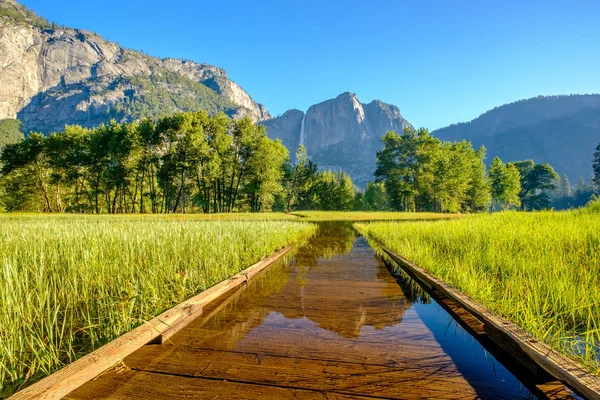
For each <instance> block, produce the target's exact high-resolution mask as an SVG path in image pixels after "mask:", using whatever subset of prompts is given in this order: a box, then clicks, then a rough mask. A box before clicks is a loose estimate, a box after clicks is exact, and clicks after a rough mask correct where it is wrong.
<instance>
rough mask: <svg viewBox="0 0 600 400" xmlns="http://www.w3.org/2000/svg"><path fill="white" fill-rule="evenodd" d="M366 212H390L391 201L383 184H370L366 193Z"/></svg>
mask: <svg viewBox="0 0 600 400" xmlns="http://www.w3.org/2000/svg"><path fill="white" fill-rule="evenodd" d="M363 209H364V210H367V211H386V210H389V200H388V197H387V193H386V191H385V185H384V184H383V182H369V183H367V188H366V189H365V193H364V207H363Z"/></svg>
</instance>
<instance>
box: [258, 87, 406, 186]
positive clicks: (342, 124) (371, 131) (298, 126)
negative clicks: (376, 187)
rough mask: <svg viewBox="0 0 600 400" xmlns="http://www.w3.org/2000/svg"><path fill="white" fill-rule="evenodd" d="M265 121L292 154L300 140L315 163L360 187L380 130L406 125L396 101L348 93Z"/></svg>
mask: <svg viewBox="0 0 600 400" xmlns="http://www.w3.org/2000/svg"><path fill="white" fill-rule="evenodd" d="M303 119H304V132H302V120H303ZM264 125H265V126H266V127H267V132H268V134H269V136H270V137H271V138H279V139H281V140H282V142H283V144H284V145H285V146H286V147H287V148H288V149H289V151H290V153H291V154H294V153H295V152H296V149H297V147H298V146H299V145H300V144H304V145H305V147H306V151H307V154H308V156H309V158H311V159H312V160H313V161H315V162H316V163H317V164H318V165H319V167H320V168H322V169H333V170H339V169H341V170H344V171H346V172H347V173H348V174H350V176H351V177H352V180H353V181H354V183H355V184H356V185H357V186H359V187H364V186H366V184H367V182H368V181H370V180H373V172H375V154H376V152H377V151H378V150H381V148H382V147H383V146H382V144H381V140H380V139H381V136H383V135H384V134H385V133H386V132H387V131H389V130H395V131H396V132H402V131H403V130H404V128H406V127H409V126H410V124H409V123H408V121H406V120H405V119H404V118H403V117H402V115H401V114H400V110H398V108H397V107H396V106H393V105H390V104H386V103H383V102H381V101H373V102H371V103H369V104H362V103H361V102H360V101H359V100H358V98H357V97H356V95H355V94H353V93H343V94H341V95H339V96H338V97H336V98H335V99H331V100H327V101H324V102H322V103H319V104H315V105H313V106H311V107H310V108H309V109H308V111H307V112H306V114H304V113H303V112H302V111H299V110H290V111H287V112H286V113H285V114H283V115H282V116H280V117H277V118H273V119H271V120H269V121H266V122H264ZM301 139H302V140H303V142H302V140H301Z"/></svg>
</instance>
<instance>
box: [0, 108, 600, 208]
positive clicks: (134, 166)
mask: <svg viewBox="0 0 600 400" xmlns="http://www.w3.org/2000/svg"><path fill="white" fill-rule="evenodd" d="M0 128H1V129H0V130H1V131H2V132H1V133H3V137H5V139H6V140H5V142H4V143H0V149H1V148H2V146H4V149H3V150H2V153H1V154H0V165H1V173H2V176H1V177H0V203H1V204H0V206H2V207H3V208H4V209H6V210H8V211H43V212H77V213H98V214H99V213H113V214H116V213H186V212H203V213H220V212H262V211H295V210H339V211H349V210H365V211H379V210H395V211H435V212H482V211H487V210H493V209H508V208H519V209H522V210H536V209H544V208H550V207H555V208H568V207H576V206H581V205H584V204H585V203H587V201H588V200H589V198H590V197H591V196H592V195H593V193H594V192H595V191H597V188H598V187H599V186H600V144H599V145H598V147H597V148H596V151H595V153H594V163H593V168H594V176H593V179H592V183H590V184H588V183H586V182H585V181H584V180H583V179H581V178H580V179H579V180H578V182H577V184H576V185H575V187H571V185H570V182H569V181H568V178H567V177H566V175H563V176H562V177H559V176H558V175H557V174H556V172H555V171H554V169H553V168H552V167H551V166H550V165H548V164H535V163H534V162H533V161H531V160H526V161H518V162H509V163H503V162H502V160H500V159H499V158H498V157H496V158H494V159H493V160H492V162H491V164H490V167H489V170H488V169H487V168H486V164H485V162H484V160H485V156H486V154H485V148H484V147H481V148H479V149H474V148H473V146H472V144H471V143H470V142H467V141H464V140H463V141H460V142H443V141H441V140H439V139H437V138H435V137H433V136H431V135H430V134H429V132H428V130H427V129H423V128H421V129H418V130H415V129H412V128H409V129H406V130H405V131H404V132H402V133H396V132H393V131H390V132H387V133H386V134H385V135H384V136H382V138H381V140H382V143H383V149H382V150H381V151H379V152H377V167H376V170H375V173H374V177H375V180H374V181H372V182H369V183H368V184H367V187H366V188H365V189H364V190H358V189H357V188H356V186H355V185H354V184H353V182H352V180H351V178H350V176H348V174H346V173H345V172H343V171H329V170H328V171H320V170H319V168H318V166H317V165H316V164H315V163H314V162H313V161H311V160H310V159H309V157H308V156H307V154H306V149H305V148H304V146H300V147H299V148H298V150H297V152H296V155H295V158H294V160H295V161H294V162H292V161H291V160H290V157H289V153H288V150H287V149H286V148H285V147H284V146H283V145H282V143H281V142H280V141H279V140H271V139H269V138H268V136H267V133H266V129H265V127H264V126H262V125H258V124H254V123H253V122H252V121H251V120H250V119H249V118H243V119H239V120H233V119H231V118H229V117H227V116H226V115H225V114H223V113H220V114H217V115H214V116H209V115H208V114H207V113H206V112H204V111H198V112H186V113H177V114H174V115H171V116H165V117H162V118H160V119H157V120H153V119H149V118H146V119H143V120H140V121H138V122H134V123H123V124H118V123H116V122H114V121H111V122H110V123H108V124H105V125H102V126H99V127H97V128H94V129H86V128H83V127H81V126H78V125H72V126H66V127H65V129H64V130H63V131H62V132H56V133H53V134H51V135H49V136H44V135H41V134H38V133H30V134H29V135H27V137H25V138H23V136H22V135H21V136H20V137H19V134H18V133H17V132H18V128H19V126H18V125H17V121H7V122H4V124H0Z"/></svg>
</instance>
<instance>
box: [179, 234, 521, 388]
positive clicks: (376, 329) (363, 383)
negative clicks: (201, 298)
mask: <svg viewBox="0 0 600 400" xmlns="http://www.w3.org/2000/svg"><path fill="white" fill-rule="evenodd" d="M205 314H206V316H205V317H203V318H201V319H198V320H196V321H195V322H193V323H192V324H190V325H189V326H188V328H186V329H184V330H182V331H181V332H180V333H179V334H178V335H176V336H174V337H173V341H174V343H175V344H176V345H178V344H181V345H184V346H187V347H193V348H198V349H210V350H215V351H219V352H223V351H229V352H235V353H236V354H240V353H243V354H254V355H255V358H256V360H258V361H257V363H258V364H257V368H258V366H259V365H261V363H262V362H263V361H262V360H263V358H264V357H265V356H269V357H276V358H277V360H279V361H278V363H279V364H277V365H278V367H277V368H276V370H275V371H274V372H273V371H271V370H269V371H271V372H268V373H267V372H265V373H267V375H268V376H270V378H268V379H271V380H272V383H273V384H277V385H283V384H289V385H293V386H294V387H307V388H310V389H311V390H334V391H337V390H342V391H344V392H345V393H354V394H365V395H373V396H382V397H386V398H406V397H445V398H460V397H479V398H531V394H530V393H529V391H527V390H526V389H525V388H524V387H523V386H522V385H521V384H520V383H519V381H518V380H517V379H516V378H515V377H514V376H513V375H511V374H510V373H509V372H508V371H507V370H506V369H505V368H504V367H503V366H502V365H501V364H499V363H498V362H497V361H496V360H495V359H494V358H493V357H492V356H490V355H489V354H487V352H486V351H485V350H484V349H483V347H482V346H481V345H480V344H479V343H478V342H476V341H475V340H474V339H473V338H472V336H470V335H469V334H468V333H467V332H466V331H464V329H463V328H462V327H461V326H460V325H458V324H457V323H456V322H455V321H454V319H452V317H451V316H450V315H449V314H448V313H447V312H446V311H445V310H444V309H442V307H440V306H439V305H438V303H437V302H436V301H435V300H433V299H431V298H430V297H429V296H428V295H427V294H426V293H425V292H424V291H423V289H422V288H421V287H420V286H419V285H417V284H416V283H415V282H414V281H412V280H411V279H410V277H408V276H406V275H402V274H398V276H397V278H393V277H392V275H391V274H390V273H389V271H388V270H387V268H386V266H385V265H384V263H383V262H382V261H381V260H379V259H378V258H376V257H375V255H374V253H373V251H372V250H371V249H370V248H369V246H368V244H367V242H366V241H365V239H364V238H362V237H359V236H358V235H357V233H356V232H355V231H354V229H353V228H352V226H351V225H350V224H346V223H323V224H321V225H320V229H319V232H318V235H317V236H315V237H314V238H313V239H312V240H311V241H310V243H308V244H307V245H305V246H303V247H302V248H300V249H299V250H298V251H297V253H296V254H294V255H293V257H291V258H288V259H287V260H283V261H281V262H279V263H278V264H277V265H274V266H273V267H270V268H269V269H267V270H266V271H264V272H263V273H262V274H261V275H259V276H258V277H257V279H255V280H254V281H253V282H252V283H251V284H249V285H248V286H247V287H246V288H245V289H244V291H243V292H241V293H238V294H236V295H234V296H232V297H229V298H227V300H225V301H224V302H223V303H221V304H217V305H215V306H213V309H211V310H206V313H205ZM232 354H233V353H232ZM282 357H283V358H282ZM281 360H290V361H288V362H289V363H290V365H291V366H289V368H292V370H289V371H288V369H286V368H288V365H287V364H281V362H282V361H281ZM205 361H206V360H205ZM301 365H302V367H300V366H301ZM232 368H234V366H232ZM265 368H266V367H265ZM297 368H301V369H302V373H300V375H298V376H296V375H294V374H297V372H294V371H296V369H297ZM311 368H315V370H314V371H312V372H311ZM231 371H234V370H227V371H225V372H220V374H221V375H219V378H220V379H231V378H232V377H231V376H230V375H229V374H232V373H233V372H231ZM286 371H287V372H286ZM273 373H275V374H276V375H277V376H278V377H277V379H274V378H273V377H272V376H271V375H269V374H273ZM306 374H308V375H310V376H311V378H310V379H308V378H306V377H305V376H304V375H306ZM255 379H258V380H264V379H267V378H266V377H265V376H263V375H261V373H260V372H256V378H255ZM273 379H274V380H273ZM269 382H271V381H269Z"/></svg>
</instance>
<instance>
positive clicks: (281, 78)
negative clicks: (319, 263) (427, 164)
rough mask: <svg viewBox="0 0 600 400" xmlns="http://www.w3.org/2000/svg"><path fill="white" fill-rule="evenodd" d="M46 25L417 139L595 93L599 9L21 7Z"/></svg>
mask: <svg viewBox="0 0 600 400" xmlns="http://www.w3.org/2000/svg"><path fill="white" fill-rule="evenodd" d="M22 3H23V4H25V5H27V6H28V7H30V8H32V9H34V10H35V11H36V12H37V13H38V14H40V15H42V16H44V17H46V18H48V19H49V20H50V21H56V22H57V23H59V24H63V25H68V26H71V27H75V28H82V29H89V30H93V31H95V32H97V33H99V34H101V35H103V36H104V37H105V38H107V39H109V40H112V41H116V42H118V43H119V44H121V45H123V46H126V47H130V48H134V49H138V50H144V51H145V52H147V53H149V54H151V55H155V56H159V57H177V58H185V59H190V60H194V61H198V62H206V63H209V64H214V65H216V66H219V67H222V68H224V69H225V70H227V72H228V74H229V76H230V77H231V78H232V79H234V80H235V81H236V82H237V83H238V84H240V85H241V86H242V87H243V88H244V89H246V90H247V91H248V92H249V93H250V95H251V96H252V97H253V98H254V99H255V100H256V101H258V102H261V103H263V104H265V106H266V107H267V108H268V110H269V111H270V112H271V113H272V114H274V115H278V114H282V113H283V112H285V110H287V109H290V108H299V109H301V110H306V109H307V108H308V107H309V106H310V105H312V104H314V103H318V102H320V101H323V100H326V99H329V98H332V97H335V96H336V95H338V94H340V93H342V92H345V91H351V92H355V93H357V95H358V97H359V99H360V100H361V101H362V102H369V101H371V100H373V99H380V100H383V101H385V102H388V103H392V104H395V105H397V106H398V107H399V108H400V111H401V112H402V114H403V115H404V117H405V118H407V119H408V120H409V121H410V122H411V123H413V125H416V126H424V127H428V128H430V129H435V128H439V127H442V126H445V125H448V124H451V123H455V122H461V121H468V120H471V119H473V118H475V117H477V116H478V115H480V114H481V113H483V112H485V111H487V110H488V109H490V108H493V107H495V106H498V105H502V104H504V103H507V102H512V101H515V100H519V99H522V98H527V97H534V96H537V95H540V94H543V95H550V94H570V93H598V92H600V1H597V0H581V1H577V0H576V1H573V0H571V1H552V0H545V1H537V0H535V1H512V0H510V1H509V0H504V1H502V0H499V1H486V0H479V1H461V0H455V1H450V0H448V1H428V0H424V1H416V0H414V1H384V0H371V1H364V0H363V1H354V0H346V1H337V0H336V1H326V0H321V1H313V0H304V1H288V0H272V1H260V0H254V1H247V0H245V1H237V0H235V1H234V0H231V1H227V0H221V1H210V2H207V1H193V0H170V1H168V2H165V1H159V0H144V1H142V0H119V1H117V0H104V1H102V2H87V1H81V0H22Z"/></svg>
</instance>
